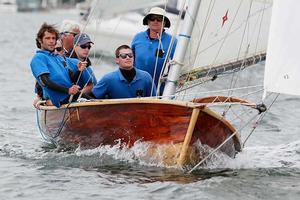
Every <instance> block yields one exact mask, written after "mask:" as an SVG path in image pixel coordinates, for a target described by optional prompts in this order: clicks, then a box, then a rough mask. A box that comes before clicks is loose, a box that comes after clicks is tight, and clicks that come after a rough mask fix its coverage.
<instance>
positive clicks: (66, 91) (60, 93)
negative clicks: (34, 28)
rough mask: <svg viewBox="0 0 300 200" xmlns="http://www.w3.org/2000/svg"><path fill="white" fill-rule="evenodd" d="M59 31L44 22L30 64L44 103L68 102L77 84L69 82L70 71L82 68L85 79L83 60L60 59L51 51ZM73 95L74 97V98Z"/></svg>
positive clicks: (86, 77)
mask: <svg viewBox="0 0 300 200" xmlns="http://www.w3.org/2000/svg"><path fill="white" fill-rule="evenodd" d="M58 36H59V33H58V31H57V29H55V27H54V26H52V25H48V24H46V23H44V24H43V25H42V26H41V28H40V29H39V31H38V33H37V38H36V45H37V47H38V48H39V49H40V50H37V51H36V54H35V55H34V56H33V58H32V60H31V63H30V66H31V71H32V74H33V76H34V77H35V78H36V80H37V81H38V83H39V85H40V86H42V89H43V98H44V99H48V101H47V105H52V104H53V105H55V106H56V107H60V105H61V104H63V103H68V99H69V95H75V94H78V93H79V90H80V87H79V86H78V85H76V84H75V83H73V82H72V79H71V77H70V72H72V73H76V72H77V71H82V76H81V77H80V78H82V79H83V80H84V81H88V77H89V76H88V73H87V71H86V70H84V69H85V67H86V64H87V63H86V62H81V61H79V60H78V59H72V58H63V57H62V56H60V55H59V54H57V53H54V50H55V45H56V41H57V39H58ZM75 99H76V98H74V100H75Z"/></svg>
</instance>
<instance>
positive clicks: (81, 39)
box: [72, 33, 97, 93]
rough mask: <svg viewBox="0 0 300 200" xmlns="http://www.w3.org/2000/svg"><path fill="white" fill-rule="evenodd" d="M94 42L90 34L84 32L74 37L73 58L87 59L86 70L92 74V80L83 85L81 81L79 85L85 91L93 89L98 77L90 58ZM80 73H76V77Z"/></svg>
mask: <svg viewBox="0 0 300 200" xmlns="http://www.w3.org/2000/svg"><path fill="white" fill-rule="evenodd" d="M92 44H94V43H93V42H92V41H91V39H90V37H89V35H88V34H86V33H82V34H79V35H76V36H75V38H74V52H75V54H74V57H72V58H77V59H79V60H80V61H86V62H87V65H86V70H87V72H88V74H89V76H90V80H91V82H90V83H89V84H88V85H86V86H84V85H81V83H79V86H80V87H81V88H83V87H84V88H83V89H84V92H85V93H89V92H91V91H92V88H93V86H94V85H96V84H97V79H96V76H95V74H94V72H93V69H92V66H91V64H92V63H91V60H90V59H89V57H88V56H89V54H90V49H91V48H92ZM78 75H79V73H77V74H76V77H78Z"/></svg>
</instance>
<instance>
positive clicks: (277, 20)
mask: <svg viewBox="0 0 300 200" xmlns="http://www.w3.org/2000/svg"><path fill="white" fill-rule="evenodd" d="M299 8H300V1H299V0H284V1H282V0H274V3H273V13H272V21H271V27H270V37H269V44H268V51H267V60H266V66H265V79H264V89H265V91H266V92H275V93H285V94H292V95H300V89H299V80H300V78H299V74H300V64H299V63H300V61H299V46H300V35H299V34H300V23H299V19H300V12H299Z"/></svg>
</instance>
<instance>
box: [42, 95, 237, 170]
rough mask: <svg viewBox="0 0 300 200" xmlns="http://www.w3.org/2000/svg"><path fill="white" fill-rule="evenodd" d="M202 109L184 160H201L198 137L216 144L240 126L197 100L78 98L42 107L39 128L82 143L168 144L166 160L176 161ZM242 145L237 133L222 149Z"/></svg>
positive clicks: (231, 152) (55, 137)
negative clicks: (193, 117) (58, 105)
mask: <svg viewBox="0 0 300 200" xmlns="http://www.w3.org/2000/svg"><path fill="white" fill-rule="evenodd" d="M195 108H197V109H199V110H200V112H199V115H197V118H196V121H195V125H194V126H193V127H192V130H193V131H192V136H191V141H190V142H189V144H188V155H189V156H188V157H189V158H187V159H186V160H185V161H184V163H185V164H191V163H196V162H198V161H199V160H201V158H202V157H203V155H200V154H201V153H200V152H199V151H198V150H197V149H195V145H194V144H195V142H197V141H198V142H199V141H200V142H201V144H202V145H207V146H209V147H211V148H216V147H218V146H219V145H220V144H221V143H222V142H224V140H226V139H227V138H228V137H229V136H231V135H232V134H233V133H234V132H235V131H236V130H235V129H234V128H233V127H232V126H231V124H230V123H229V122H227V121H226V120H225V119H223V118H222V117H221V116H219V115H217V114H216V113H214V112H212V111H211V110H209V109H208V108H206V107H205V106H203V105H201V104H197V103H192V102H177V101H169V100H168V101H167V100H159V99H155V100H153V99H151V100H147V99H124V100H120V99H119V100H104V101H97V102H83V103H74V104H71V105H70V106H69V107H61V108H60V109H56V108H54V107H50V106H41V107H40V111H41V115H40V119H39V122H40V125H41V126H40V127H41V129H42V131H43V132H44V133H45V134H46V135H47V136H48V137H49V138H52V139H53V140H55V141H57V142H63V143H67V144H72V145H80V146H81V147H83V148H94V147H98V146H100V145H115V144H117V143H118V142H121V143H122V144H124V145H126V146H127V147H129V148H130V147H132V146H133V145H134V144H135V143H136V142H137V141H139V142H148V143H150V144H152V147H151V148H149V154H150V155H152V156H153V154H154V153H155V148H156V147H158V146H165V147H166V152H168V153H166V155H165V156H164V158H163V159H164V161H163V162H164V163H166V164H167V165H173V164H176V162H177V161H176V160H177V159H178V156H179V154H180V151H181V148H182V145H183V142H184V140H185V136H186V134H187V130H188V128H189V125H190V120H191V115H192V112H193V109H195ZM240 150H241V145H240V139H239V136H238V135H235V136H234V137H233V138H232V139H230V140H229V141H228V142H227V143H226V144H225V145H224V146H222V148H221V151H223V152H225V153H226V154H227V155H229V156H232V157H233V156H234V155H235V154H236V152H237V151H240Z"/></svg>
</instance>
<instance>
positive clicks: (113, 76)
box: [91, 45, 156, 99]
mask: <svg viewBox="0 0 300 200" xmlns="http://www.w3.org/2000/svg"><path fill="white" fill-rule="evenodd" d="M115 56H116V58H115V61H116V63H117V64H118V65H119V69H117V70H116V71H113V72H111V73H108V74H106V75H104V76H103V77H102V79H101V80H99V82H98V83H97V85H96V86H94V88H93V90H92V93H91V96H93V97H95V98H97V99H103V98H110V99H118V98H136V97H149V96H151V86H152V78H151V75H150V74H149V73H148V72H145V71H142V70H139V69H136V68H134V67H133V59H134V57H133V53H132V50H131V48H130V47H129V46H128V45H121V46H119V47H118V48H117V49H116V51H115ZM153 91H154V92H153V94H155V93H156V87H154V89H153Z"/></svg>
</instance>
